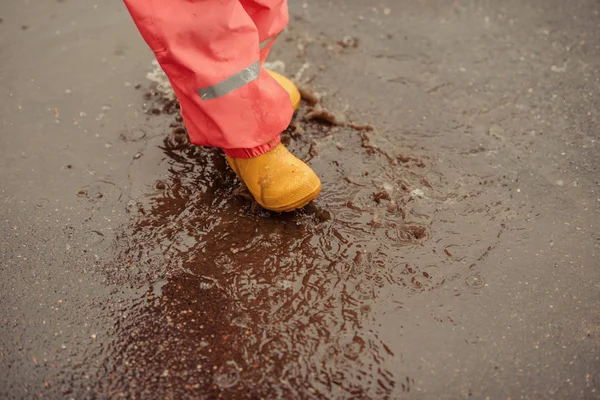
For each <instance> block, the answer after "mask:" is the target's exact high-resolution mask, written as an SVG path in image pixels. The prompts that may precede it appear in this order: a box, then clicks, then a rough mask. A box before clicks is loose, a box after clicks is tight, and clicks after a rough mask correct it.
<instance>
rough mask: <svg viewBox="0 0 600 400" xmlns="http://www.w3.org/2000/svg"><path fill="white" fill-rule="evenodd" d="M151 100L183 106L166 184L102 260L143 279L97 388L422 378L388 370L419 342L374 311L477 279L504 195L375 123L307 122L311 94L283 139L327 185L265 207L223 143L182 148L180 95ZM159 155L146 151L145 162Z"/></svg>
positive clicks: (176, 394) (131, 281) (319, 386)
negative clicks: (314, 194)
mask: <svg viewBox="0 0 600 400" xmlns="http://www.w3.org/2000/svg"><path fill="white" fill-rule="evenodd" d="M149 97H150V98H152V97H153V95H152V94H150V95H149ZM149 110H150V113H152V114H159V113H162V112H167V113H174V115H173V117H174V119H173V123H172V124H171V128H170V129H171V130H172V132H171V133H170V134H167V135H165V137H164V139H160V141H162V143H159V145H160V147H161V149H162V153H163V158H162V161H161V162H160V166H161V168H163V172H164V173H165V174H166V175H165V179H164V180H159V181H157V182H154V183H153V184H151V185H148V186H147V187H146V193H144V194H143V195H140V196H139V197H138V198H137V199H136V200H135V201H130V202H129V204H128V211H129V212H130V215H131V217H130V225H128V226H126V227H125V229H124V232H123V234H122V235H121V236H120V237H119V239H118V241H117V244H116V246H117V251H118V253H119V257H118V261H117V262H115V263H110V264H109V265H108V266H106V267H105V268H104V273H105V274H106V276H107V277H108V279H109V281H110V282H111V283H114V284H118V285H129V286H134V287H138V288H139V287H148V290H147V293H146V295H145V296H144V297H143V298H141V299H139V302H138V303H137V304H135V305H134V306H133V307H130V306H129V305H127V306H125V305H119V304H112V305H105V306H104V307H105V309H106V310H107V312H109V311H110V315H111V316H115V315H117V316H120V317H118V318H117V320H118V322H117V323H116V324H115V332H114V333H115V340H114V342H113V343H112V345H111V347H110V348H109V349H105V350H104V351H105V352H107V353H108V357H106V360H109V361H106V365H104V366H103V368H104V370H105V371H106V372H105V376H104V377H103V379H102V380H101V381H102V382H104V385H105V386H104V387H101V388H98V391H100V392H102V393H109V394H110V395H111V396H116V395H118V394H122V395H127V396H131V395H133V394H134V393H135V394H137V396H138V397H140V398H143V397H148V396H153V397H156V398H158V397H160V398H164V397H171V398H194V397H199V396H201V397H207V398H214V397H218V396H222V397H224V398H265V399H273V398H327V399H336V398H355V399H360V398H364V399H369V398H391V397H394V396H395V395H397V394H398V393H402V392H410V391H411V388H412V386H413V384H414V381H413V379H412V378H411V377H410V376H407V375H406V374H402V373H399V372H398V371H399V369H398V368H397V367H396V368H395V369H394V370H393V371H392V370H391V369H390V368H389V366H390V365H392V364H393V363H395V364H396V365H398V364H401V358H402V354H401V352H399V351H398V349H400V350H401V349H402V347H403V346H410V345H411V344H410V343H406V344H402V343H401V342H400V340H401V339H400V338H399V342H398V343H385V342H383V341H382V340H380V339H379V336H378V324H377V323H376V321H377V319H378V318H379V319H381V318H382V314H383V313H385V312H386V311H389V310H394V309H398V308H402V306H403V302H404V301H405V300H406V299H407V298H408V297H409V296H418V295H421V294H422V293H424V292H427V291H432V290H451V291H454V292H455V293H456V295H457V296H458V295H461V294H462V293H464V291H465V290H468V291H472V292H476V291H477V290H479V289H480V288H481V287H482V286H483V285H484V282H483V281H482V280H481V278H480V276H479V273H478V260H481V259H482V258H484V257H485V256H486V254H487V253H488V252H489V251H490V250H491V249H492V248H493V246H494V243H495V242H496V241H497V240H498V237H499V236H500V235H501V233H502V224H501V220H502V216H503V214H502V213H503V212H505V210H503V209H502V206H501V203H502V201H501V200H500V199H497V201H496V204H495V205H490V206H489V207H487V208H485V209H472V207H471V205H470V204H471V200H472V199H473V198H474V197H477V196H479V195H480V194H481V193H482V192H483V189H482V185H483V182H478V181H469V178H468V177H465V178H464V181H463V183H461V184H456V183H454V184H453V185H454V186H452V185H450V184H449V183H448V182H446V180H445V178H444V176H443V175H442V174H441V173H439V172H438V171H437V168H436V165H435V162H434V160H432V159H427V158H422V157H420V156H419V155H418V153H419V151H418V150H416V149H409V148H402V147H401V146H399V145H397V144H394V143H392V142H390V141H387V140H386V139H385V137H383V135H381V134H379V133H377V132H376V131H375V130H374V129H373V128H371V127H370V126H368V125H359V124H350V123H348V124H344V125H345V126H333V125H331V124H328V123H326V122H319V121H317V120H310V121H307V118H305V116H306V114H307V113H310V112H313V111H314V110H312V109H311V108H310V106H308V105H303V106H302V108H301V109H300V111H299V112H298V113H297V115H296V116H295V118H294V121H293V122H292V124H291V126H290V128H289V129H288V130H287V131H286V132H285V133H284V135H283V137H282V141H283V143H284V144H286V145H287V146H288V147H289V148H290V150H291V151H292V152H293V153H294V154H296V155H297V156H298V157H300V158H301V159H303V160H305V161H307V162H308V163H309V164H310V165H311V166H312V167H313V168H314V169H315V171H317V173H318V174H319V176H320V177H321V179H322V182H323V191H322V194H321V195H320V197H319V198H318V199H317V200H316V201H315V202H314V203H312V204H310V205H309V206H308V207H306V208H305V209H304V210H301V211H297V212H294V213H289V214H275V213H271V212H268V211H265V210H263V209H261V208H260V207H257V206H256V205H255V204H253V202H252V200H251V199H249V198H248V196H245V195H244V193H245V192H244V190H243V188H240V183H239V181H238V180H237V178H236V177H235V175H234V173H233V172H232V171H231V170H230V169H229V168H228V167H227V166H226V162H225V159H224V157H223V155H222V154H221V152H220V151H219V150H215V149H206V148H198V147H194V146H191V145H189V143H188V142H187V139H186V135H185V129H184V128H183V126H182V124H181V118H180V117H179V116H178V114H177V106H176V104H173V103H172V102H169V101H167V102H165V103H163V104H162V105H161V104H155V105H153V106H150V108H149ZM367 122H372V121H367ZM152 162H156V159H153V158H152V157H141V159H140V160H139V166H138V167H137V168H139V170H145V169H146V168H149V167H148V166H145V165H144V163H152ZM152 168H156V166H153V167H152ZM486 183H487V182H486ZM87 193H88V195H93V193H95V188H91V187H90V188H88V189H87ZM481 221H487V223H486V224H481V223H480V222H481ZM490 221H493V222H492V223H490ZM490 225H491V226H495V227H496V228H495V229H491V230H490V229H489V226H490ZM124 307H128V308H124ZM384 318H385V317H384Z"/></svg>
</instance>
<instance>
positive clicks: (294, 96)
mask: <svg viewBox="0 0 600 400" xmlns="http://www.w3.org/2000/svg"><path fill="white" fill-rule="evenodd" d="M267 72H268V73H269V75H271V76H272V77H273V78H274V79H275V80H276V81H277V83H279V84H280V85H281V86H282V87H283V88H284V89H285V90H286V91H287V92H288V94H289V95H290V100H291V102H292V107H294V111H295V110H297V109H298V106H299V105H300V97H301V96H300V92H299V91H298V88H297V87H296V85H294V82H292V81H291V80H289V79H288V78H286V77H285V76H283V75H281V74H278V73H277V72H275V71H271V70H270V69H268V70H267Z"/></svg>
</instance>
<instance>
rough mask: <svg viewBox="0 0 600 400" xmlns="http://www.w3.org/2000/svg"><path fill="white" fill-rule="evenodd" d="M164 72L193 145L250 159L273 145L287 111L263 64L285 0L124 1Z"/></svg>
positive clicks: (283, 16)
mask: <svg viewBox="0 0 600 400" xmlns="http://www.w3.org/2000/svg"><path fill="white" fill-rule="evenodd" d="M125 4H126V6H127V8H128V9H129V12H130V14H131V16H132V17H133V20H134V21H135V24H136V25H137V27H138V29H139V31H140V33H141V34H142V36H143V38H144V40H145V41H146V43H147V44H148V46H150V49H152V51H153V52H154V54H155V56H156V59H157V60H158V62H159V64H160V65H161V67H162V69H163V70H164V71H165V73H166V74H167V76H168V77H169V80H170V82H171V85H172V86H173V89H174V90H175V94H176V95H177V98H178V99H179V103H180V105H181V111H182V116H183V119H184V122H185V125H186V127H187V130H188V134H189V137H190V140H191V142H192V143H194V144H196V145H199V146H215V147H220V148H222V149H223V150H224V151H225V153H226V154H227V155H229V156H230V157H237V158H248V157H255V156H257V155H260V154H263V153H265V152H267V151H269V150H270V149H272V148H273V147H275V146H276V145H277V144H279V135H280V133H281V132H282V131H283V130H284V129H285V128H287V126H288V124H289V122H290V120H291V118H292V114H293V109H292V105H291V103H290V98H289V95H288V93H287V92H286V91H285V89H283V88H282V87H281V86H280V85H279V84H278V83H277V82H276V81H275V80H274V79H273V78H272V77H271V76H270V75H269V74H268V73H267V72H266V70H265V69H264V68H263V67H262V63H263V62H264V61H265V59H266V58H267V55H268V53H269V50H270V49H271V47H272V45H273V43H274V41H275V39H276V36H277V35H278V34H279V33H280V32H281V31H282V30H283V28H284V27H285V26H286V24H287V22H288V6H287V0H125Z"/></svg>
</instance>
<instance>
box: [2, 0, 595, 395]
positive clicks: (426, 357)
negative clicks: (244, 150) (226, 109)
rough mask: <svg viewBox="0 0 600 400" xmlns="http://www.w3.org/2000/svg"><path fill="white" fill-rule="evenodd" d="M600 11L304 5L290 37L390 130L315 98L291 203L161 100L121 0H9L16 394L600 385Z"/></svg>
mask: <svg viewBox="0 0 600 400" xmlns="http://www.w3.org/2000/svg"><path fill="white" fill-rule="evenodd" d="M599 13H600V4H599V3H598V2H597V1H594V0H575V1H559V0H533V1H517V0H502V1H491V0H490V1H475V0H473V1H464V0H460V1H450V0H448V1H434V0H423V1H395V2H388V3H384V2H366V1H364V2H360V1H333V2H325V1H311V2H307V3H306V4H302V3H295V4H293V5H291V14H292V18H291V22H290V26H289V30H288V31H287V32H286V33H285V34H284V35H283V36H282V38H281V40H280V41H279V44H278V46H277V48H276V49H275V50H274V53H273V54H272V56H273V57H272V58H273V59H281V60H283V61H284V62H285V63H286V67H287V72H288V73H289V74H293V73H295V72H296V71H298V70H299V69H300V67H301V65H302V64H303V63H305V62H306V63H309V64H310V67H309V68H308V69H307V70H306V72H305V73H304V77H312V76H314V77H313V79H312V81H311V84H312V85H313V86H314V87H315V89H316V90H317V91H323V92H327V96H326V97H325V99H324V105H325V106H327V107H328V108H329V109H332V110H346V114H347V117H348V118H349V119H350V120H353V121H356V122H358V123H369V124H372V125H373V126H375V128H376V129H377V132H376V133H373V132H369V133H366V132H359V131H356V130H353V129H349V128H345V127H336V128H329V127H327V126H323V125H319V124H315V123H312V122H306V123H305V122H301V118H299V119H298V125H299V126H300V127H302V128H303V129H304V130H305V133H304V134H301V135H299V134H298V133H297V132H292V133H290V134H286V143H288V145H289V146H290V147H291V148H292V149H293V150H294V151H295V152H296V153H297V154H298V155H299V156H301V157H303V158H304V159H306V160H309V162H310V164H311V165H312V166H313V168H315V170H316V171H317V172H318V173H319V175H320V176H321V177H322V180H323V183H324V191H323V193H322V196H321V197H320V198H319V199H318V200H317V201H316V202H315V204H314V205H312V206H310V207H309V208H308V209H307V210H306V211H303V212H299V213H295V214H292V215H288V216H277V215H271V214H269V213H266V212H263V211H260V210H255V209H253V208H252V207H251V206H250V203H249V202H248V201H246V200H245V199H243V198H239V197H237V196H235V193H234V188H235V187H236V185H237V183H236V181H235V178H234V176H233V174H232V173H231V172H230V171H228V170H227V169H226V168H225V164H224V162H223V158H222V156H221V155H220V154H219V153H218V152H215V151H211V150H203V149H198V150H194V149H189V148H187V147H185V146H183V147H182V146H179V147H178V146H177V145H174V144H173V142H172V140H171V139H169V137H170V135H171V133H170V132H171V128H169V124H171V123H172V122H173V119H174V118H175V116H174V115H164V114H163V115H159V116H148V115H147V114H146V113H145V112H144V110H145V109H147V108H148V106H146V107H145V106H144V102H145V100H144V98H143V95H144V93H145V92H146V91H147V87H148V82H147V81H146V80H145V78H144V77H145V74H146V72H148V70H149V68H150V61H151V60H152V56H151V54H150V53H149V51H148V50H147V49H146V47H145V45H144V43H143V42H142V41H141V39H140V37H139V35H138V34H137V32H136V30H135V27H134V26H133V24H132V23H131V21H130V19H129V16H128V14H127V13H126V11H125V9H124V7H123V6H122V4H121V3H119V2H118V1H114V2H110V3H108V2H104V3H103V2H96V3H95V2H92V1H87V0H79V1H71V0H66V1H46V2H41V1H26V2H21V1H3V2H1V3H0V18H1V19H2V20H1V22H0V57H1V59H2V67H1V68H0V83H1V84H0V87H1V90H2V97H1V98H2V103H1V105H0V123H1V127H2V130H1V135H0V204H1V206H0V398H10V399H20V398H34V397H40V398H53V399H63V398H74V399H81V398H116V397H118V396H124V397H132V398H198V397H205V398H212V397H216V396H219V395H221V396H222V397H223V398H260V397H264V398H340V399H341V398H374V399H375V398H394V399H395V398H407V399H456V398H468V397H471V398H478V399H480V398H481V399H483V398H489V399H507V398H510V399H513V400H514V399H542V398H556V399H580V398H581V399H594V398H600V352H599V350H600V346H599V345H600V339H599V337H600V265H599V264H600V262H599V261H598V259H597V255H598V252H599V246H600V230H599V224H598V223H599V221H600V217H599V211H600V159H599V157H598V156H599V154H600V151H599V143H600V142H599V141H600V128H599V124H598V119H599V118H600V110H599V108H600V101H599V96H600V14H599ZM344 36H351V37H354V38H357V39H358V46H357V47H352V46H350V47H343V46H341V45H339V44H338V43H337V42H338V41H341V40H342V39H343V38H344ZM137 83H141V84H142V85H143V86H142V88H140V89H139V90H136V89H135V88H134V85H135V84H137ZM150 107H152V106H150ZM303 112H304V111H301V114H302V113H303ZM165 138H167V140H165ZM374 146H375V147H374ZM157 182H158V183H157Z"/></svg>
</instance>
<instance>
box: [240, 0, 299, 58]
mask: <svg viewBox="0 0 600 400" xmlns="http://www.w3.org/2000/svg"><path fill="white" fill-rule="evenodd" d="M240 3H242V6H243V7H244V9H245V10H246V12H247V13H248V15H249V16H250V18H252V21H254V24H255V25H256V28H257V29H258V37H259V43H260V44H259V46H260V61H261V63H264V62H265V60H266V59H267V56H268V55H269V51H270V50H271V47H273V43H275V40H276V38H277V35H279V33H281V31H283V29H284V28H285V26H286V25H287V23H288V18H289V17H288V4H287V0H240Z"/></svg>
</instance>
